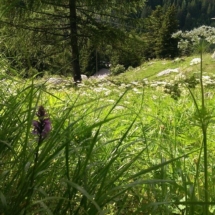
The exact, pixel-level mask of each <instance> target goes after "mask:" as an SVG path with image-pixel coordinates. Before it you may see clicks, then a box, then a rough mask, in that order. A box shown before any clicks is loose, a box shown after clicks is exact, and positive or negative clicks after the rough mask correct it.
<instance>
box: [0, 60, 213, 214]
mask: <svg viewBox="0 0 215 215" xmlns="http://www.w3.org/2000/svg"><path fill="white" fill-rule="evenodd" d="M190 60H191V58H190V59H186V60H185V61H183V62H182V63H181V68H183V69H185V68H186V66H187V64H188V62H190ZM206 60H207V58H206ZM209 61H210V59H209V58H208V62H209ZM158 62H159V69H158V65H157V66H156V67H154V71H156V72H157V71H158V72H159V70H160V69H165V68H168V67H169V66H170V65H172V62H170V61H168V62H166V64H165V68H164V67H163V66H164V65H163V64H162V66H160V63H161V62H163V61H157V62H156V64H158ZM177 66H178V65H177ZM149 67H150V66H149ZM193 68H195V69H194V70H196V68H198V65H197V66H194V67H193ZM185 70H186V69H185ZM194 70H193V71H194ZM205 70H207V68H205ZM152 71H153V69H152V70H151V72H152ZM151 72H150V71H149V74H152V73H151ZM137 73H139V75H140V74H141V72H139V71H138V72H137ZM137 73H135V75H136V74H137ZM128 74H129V72H128V73H125V74H124V75H125V77H124V78H125V79H126V80H130V79H131V80H130V83H128V82H126V83H123V81H120V78H121V77H122V76H119V77H117V78H118V80H117V81H115V82H114V81H103V82H102V81H101V82H95V83H91V84H90V83H84V84H83V86H80V87H78V88H72V87H63V88H62V85H60V86H59V87H58V88H57V89H56V88H55V87H54V88H52V87H48V86H47V84H46V82H45V81H44V84H43V82H42V81H41V80H40V82H38V81H37V80H35V81H33V82H32V81H31V80H25V81H22V80H17V82H14V80H12V81H11V80H9V79H8V77H7V76H5V77H4V82H3V81H2V82H1V83H0V84H1V86H2V87H1V102H0V105H1V110H0V113H1V115H0V127H1V131H0V140H1V143H0V147H1V151H0V156H1V157H0V178H1V181H0V214H1V215H3V214H4V215H11V214H14V215H15V214H17V215H18V214H62V215H63V214H81V215H82V214H91V215H95V214H108V215H115V214H137V215H140V214H163V215H167V214H170V215H173V214H174V215H176V214H184V213H185V212H186V214H190V215H191V214H192V215H193V214H199V215H200V214H202V210H203V206H202V205H203V203H204V172H203V171H204V166H203V154H202V132H201V130H200V129H199V127H198V126H199V125H198V121H197V118H196V115H195V113H196V107H195V105H194V102H193V100H192V97H191V95H190V94H189V91H188V89H187V87H186V85H183V84H182V85H180V88H181V91H182V94H181V96H180V97H179V98H178V100H174V99H172V98H171V97H170V95H169V94H165V93H164V91H163V90H164V87H163V86H159V87H150V86H149V85H144V84H143V83H142V82H141V81H139V80H140V79H141V78H144V77H146V76H145V74H141V75H142V76H141V78H140V76H139V75H137V76H135V75H133V79H132V78H131V76H127V75H128ZM154 74H156V73H154ZM137 77H138V78H137ZM135 81H136V82H135ZM167 81H171V78H169V79H168V80H167ZM3 86H6V87H3ZM192 92H193V95H194V96H195V98H196V100H197V102H200V99H201V94H200V92H201V91H200V88H199V86H197V88H196V89H192ZM205 93H207V96H206V97H205V99H206V100H205V105H206V106H207V108H208V110H210V111H211V115H213V114H214V90H213V88H205ZM39 105H43V106H44V107H45V109H46V110H47V111H48V114H49V117H50V119H51V123H52V130H51V132H50V134H49V136H48V137H47V138H46V139H45V140H44V143H43V144H42V145H41V148H40V150H39V152H38V161H37V166H36V168H34V159H35V152H36V146H37V138H36V137H35V136H34V135H33V134H32V129H33V127H32V120H33V119H35V117H36V116H35V112H36V110H37V108H38V106H39ZM214 138H215V133H214V125H213V123H211V124H210V126H209V128H208V140H207V141H208V164H209V165H208V176H209V177H208V178H209V180H208V185H209V189H208V190H209V200H210V201H211V202H214V194H215V192H214V189H215V187H214V165H213V163H214V162H213V160H214V157H215V152H214V150H213V140H214ZM32 171H33V172H35V173H34V174H32ZM32 175H33V179H32ZM29 179H31V180H30V181H31V183H30V182H29ZM32 182H33V183H32ZM32 184H33V193H30V192H29V189H30V190H32ZM193 189H194V192H192V190H193ZM29 193H30V194H29ZM201 203H202V204H201ZM193 205H194V206H195V207H193ZM209 209H210V211H211V213H213V207H209Z"/></svg>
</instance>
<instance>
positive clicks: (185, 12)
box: [141, 0, 215, 30]
mask: <svg viewBox="0 0 215 215" xmlns="http://www.w3.org/2000/svg"><path fill="white" fill-rule="evenodd" d="M172 4H174V5H175V7H176V17H177V19H178V21H179V28H180V29H181V30H191V29H193V28H195V27H199V26H200V25H210V26H215V22H214V21H213V20H211V18H212V17H215V2H214V1H213V0H204V1H201V0H148V1H147V2H146V6H145V7H144V9H143V11H142V14H141V15H142V17H147V16H149V15H150V14H151V12H152V11H153V10H155V8H156V6H158V5H161V6H162V7H163V8H164V9H165V10H166V9H167V8H168V7H169V6H170V5H172Z"/></svg>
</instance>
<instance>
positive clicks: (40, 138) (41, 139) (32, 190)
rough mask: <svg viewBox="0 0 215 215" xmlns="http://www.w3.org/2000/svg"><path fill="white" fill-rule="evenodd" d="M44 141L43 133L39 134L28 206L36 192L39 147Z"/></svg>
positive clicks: (28, 194)
mask: <svg viewBox="0 0 215 215" xmlns="http://www.w3.org/2000/svg"><path fill="white" fill-rule="evenodd" d="M42 141H43V137H42V135H39V139H38V142H37V147H36V150H35V158H34V165H33V168H32V173H31V178H30V184H29V190H28V193H27V198H28V199H27V204H26V205H27V206H28V205H29V204H30V201H31V198H32V195H33V192H34V186H35V183H34V182H35V173H36V169H37V163H38V155H39V149H40V146H41V144H42ZM26 213H27V210H26V209H25V212H24V215H26Z"/></svg>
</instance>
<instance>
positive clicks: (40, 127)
mask: <svg viewBox="0 0 215 215" xmlns="http://www.w3.org/2000/svg"><path fill="white" fill-rule="evenodd" d="M36 115H37V117H38V120H33V123H32V125H33V131H32V133H33V134H35V135H38V136H39V137H40V138H45V137H46V136H47V135H48V133H49V132H50V131H51V121H50V118H45V117H47V115H48V114H47V113H46V111H45V109H44V107H43V106H40V107H39V108H38V112H37V113H36Z"/></svg>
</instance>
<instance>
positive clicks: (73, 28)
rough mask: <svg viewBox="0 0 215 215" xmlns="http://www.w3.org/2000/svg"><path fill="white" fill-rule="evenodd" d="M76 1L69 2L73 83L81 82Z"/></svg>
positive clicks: (70, 0)
mask: <svg viewBox="0 0 215 215" xmlns="http://www.w3.org/2000/svg"><path fill="white" fill-rule="evenodd" d="M76 2H77V1H76V0H69V12H70V45H71V51H72V68H73V79H74V82H75V83H78V82H81V69H80V64H79V49H78V37H77V23H76V21H77V14H76Z"/></svg>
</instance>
